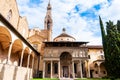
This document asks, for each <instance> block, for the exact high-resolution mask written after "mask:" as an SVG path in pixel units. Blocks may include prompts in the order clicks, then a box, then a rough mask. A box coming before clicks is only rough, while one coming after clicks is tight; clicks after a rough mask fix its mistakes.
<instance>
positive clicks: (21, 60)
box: [20, 49, 24, 67]
mask: <svg viewBox="0 0 120 80" xmlns="http://www.w3.org/2000/svg"><path fill="white" fill-rule="evenodd" d="M23 55H24V49H23V50H22V53H21V59H20V67H22V62H23Z"/></svg>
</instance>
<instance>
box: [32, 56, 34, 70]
mask: <svg viewBox="0 0 120 80" xmlns="http://www.w3.org/2000/svg"><path fill="white" fill-rule="evenodd" d="M33 65H34V57H33V58H32V69H33Z"/></svg>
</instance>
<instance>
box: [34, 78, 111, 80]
mask: <svg viewBox="0 0 120 80" xmlns="http://www.w3.org/2000/svg"><path fill="white" fill-rule="evenodd" d="M32 80H59V79H57V78H53V79H50V78H34V79H32ZM75 80H110V79H100V78H90V79H87V78H83V79H75Z"/></svg>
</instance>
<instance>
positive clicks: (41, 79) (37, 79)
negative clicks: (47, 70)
mask: <svg viewBox="0 0 120 80" xmlns="http://www.w3.org/2000/svg"><path fill="white" fill-rule="evenodd" d="M32 80H59V79H56V78H53V79H50V78H34V79H32Z"/></svg>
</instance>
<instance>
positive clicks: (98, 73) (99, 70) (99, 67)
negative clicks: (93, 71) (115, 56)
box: [98, 65, 101, 77]
mask: <svg viewBox="0 0 120 80" xmlns="http://www.w3.org/2000/svg"><path fill="white" fill-rule="evenodd" d="M98 74H99V77H101V74H100V65H98Z"/></svg>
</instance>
